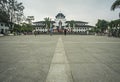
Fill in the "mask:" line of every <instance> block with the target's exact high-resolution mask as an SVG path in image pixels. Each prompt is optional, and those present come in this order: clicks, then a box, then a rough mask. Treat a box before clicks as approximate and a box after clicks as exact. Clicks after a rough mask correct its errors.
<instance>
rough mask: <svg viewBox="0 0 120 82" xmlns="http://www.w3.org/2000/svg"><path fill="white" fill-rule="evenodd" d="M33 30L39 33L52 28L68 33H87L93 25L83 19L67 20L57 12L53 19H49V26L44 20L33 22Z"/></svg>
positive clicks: (54, 30) (55, 30)
mask: <svg viewBox="0 0 120 82" xmlns="http://www.w3.org/2000/svg"><path fill="white" fill-rule="evenodd" d="M33 26H34V28H35V29H34V31H37V32H39V33H41V32H48V31H49V29H50V28H53V32H54V33H57V32H64V29H66V30H67V32H69V33H81V34H89V30H91V28H93V26H90V25H88V22H83V21H67V20H66V17H65V15H64V14H63V13H58V14H57V15H56V16H55V19H54V21H50V27H49V28H47V26H46V23H45V21H38V22H33Z"/></svg>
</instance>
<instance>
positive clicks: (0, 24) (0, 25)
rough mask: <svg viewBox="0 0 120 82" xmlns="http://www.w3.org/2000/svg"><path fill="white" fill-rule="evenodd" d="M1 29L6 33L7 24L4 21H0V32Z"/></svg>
mask: <svg viewBox="0 0 120 82" xmlns="http://www.w3.org/2000/svg"><path fill="white" fill-rule="evenodd" d="M2 29H3V32H4V33H6V32H7V31H8V30H9V27H8V26H7V24H6V23H3V22H0V33H1V31H2Z"/></svg>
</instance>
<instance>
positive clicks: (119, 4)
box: [111, 0, 120, 11]
mask: <svg viewBox="0 0 120 82" xmlns="http://www.w3.org/2000/svg"><path fill="white" fill-rule="evenodd" d="M117 8H120V0H116V1H115V2H114V3H113V4H112V6H111V10H113V11H114V10H115V9H117Z"/></svg>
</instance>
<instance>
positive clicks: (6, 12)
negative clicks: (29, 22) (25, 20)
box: [0, 0, 24, 23]
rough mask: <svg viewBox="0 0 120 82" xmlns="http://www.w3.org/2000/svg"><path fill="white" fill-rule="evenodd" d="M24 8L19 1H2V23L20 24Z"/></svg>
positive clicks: (0, 8) (0, 14)
mask: <svg viewBox="0 0 120 82" xmlns="http://www.w3.org/2000/svg"><path fill="white" fill-rule="evenodd" d="M23 10H24V6H23V4H22V3H21V2H18V1H17V0H0V21H1V22H12V23H19V22H20V21H21V20H22V16H23Z"/></svg>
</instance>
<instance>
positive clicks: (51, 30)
mask: <svg viewBox="0 0 120 82" xmlns="http://www.w3.org/2000/svg"><path fill="white" fill-rule="evenodd" d="M52 33H53V28H52V27H51V28H50V36H52Z"/></svg>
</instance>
